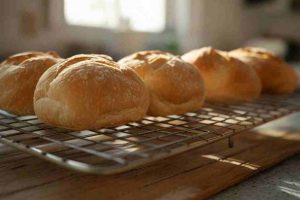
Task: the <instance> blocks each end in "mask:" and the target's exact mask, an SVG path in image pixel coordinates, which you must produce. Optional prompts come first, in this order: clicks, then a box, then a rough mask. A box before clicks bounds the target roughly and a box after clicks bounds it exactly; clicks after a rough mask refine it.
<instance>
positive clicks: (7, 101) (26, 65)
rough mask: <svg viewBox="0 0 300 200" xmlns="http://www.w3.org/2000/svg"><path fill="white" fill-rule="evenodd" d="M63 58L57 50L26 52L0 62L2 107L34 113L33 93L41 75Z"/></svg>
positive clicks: (28, 113)
mask: <svg viewBox="0 0 300 200" xmlns="http://www.w3.org/2000/svg"><path fill="white" fill-rule="evenodd" d="M60 60H61V58H60V57H59V56H58V55H57V54H56V53H55V52H46V53H44V52H37V51H31V52H24V53H19V54H15V55H12V56H10V57H9V58H7V59H6V60H5V61H3V62H2V63H1V64H0V91H1V93H0V109H3V110H6V111H8V112H10V113H13V114H17V115H33V114H34V110H33V94H34V90H35V87H36V84H37V82H38V80H39V78H40V76H41V75H42V74H43V73H44V72H45V71H46V70H47V69H48V68H49V67H51V66H52V65H54V64H56V63H57V62H59V61H60Z"/></svg>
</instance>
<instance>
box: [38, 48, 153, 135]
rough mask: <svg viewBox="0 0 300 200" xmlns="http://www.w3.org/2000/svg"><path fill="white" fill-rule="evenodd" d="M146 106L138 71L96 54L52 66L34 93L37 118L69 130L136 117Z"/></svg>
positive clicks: (111, 123) (112, 124)
mask: <svg viewBox="0 0 300 200" xmlns="http://www.w3.org/2000/svg"><path fill="white" fill-rule="evenodd" d="M148 106H149V94H148V91H147V89H146V87H145V85H144V83H143V81H142V80H141V79H140V78H139V77H138V75H137V74H136V73H135V72H134V71H133V70H131V69H128V68H122V67H120V66H119V65H118V64H117V63H116V62H114V61H112V59H111V58H110V57H108V56H104V55H96V54H93V55H76V56H73V57H71V58H68V59H66V60H65V61H63V62H61V63H58V64H56V65H54V66H52V67H51V68H50V69H48V70H47V71H46V72H45V73H44V74H43V76H42V77H41V78H40V80H39V82H38V84H37V87H36V91H35V94H34V109H35V113H36V115H37V116H38V118H39V119H41V120H42V121H43V122H45V123H47V124H50V125H53V126H57V127H62V128H67V129H72V130H83V129H99V128H103V127H111V126H117V125H121V124H125V123H128V122H132V121H137V120H140V119H142V118H143V117H144V116H145V114H146V111H147V109H148Z"/></svg>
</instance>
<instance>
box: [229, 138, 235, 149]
mask: <svg viewBox="0 0 300 200" xmlns="http://www.w3.org/2000/svg"><path fill="white" fill-rule="evenodd" d="M233 146H234V142H233V139H232V137H228V147H229V148H233Z"/></svg>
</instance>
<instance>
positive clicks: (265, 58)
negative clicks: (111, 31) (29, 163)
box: [0, 47, 298, 130]
mask: <svg viewBox="0 0 300 200" xmlns="http://www.w3.org/2000/svg"><path fill="white" fill-rule="evenodd" d="M297 84H298V80H297V75H296V73H295V71H294V70H293V68H291V67H290V66H289V65H288V64H286V63H285V62H284V61H283V60H281V59H280V58H278V57H277V56H275V55H273V54H272V53H270V52H267V51H265V50H262V49H257V48H241V49H236V50H233V51H230V52H225V51H220V50H217V49H213V48H211V47H204V48H201V49H196V50H192V51H190V52H187V53H186V54H184V55H182V56H181V57H178V56H175V55H173V54H171V53H168V52H162V51H141V52H136V53H134V54H131V55H129V56H126V57H124V58H123V59H121V60H119V61H118V62H115V61H113V59H112V58H111V57H109V56H107V55H101V54H81V55H75V56H72V57H70V58H67V59H62V58H60V57H59V56H58V55H57V54H56V53H55V52H46V53H43V52H25V53H21V54H16V55H13V56H11V57H9V58H8V59H6V60H5V61H3V62H2V63H1V64H0V90H1V93H0V109H2V110H6V111H8V112H10V113H14V114H17V115H33V114H35V115H37V117H38V118H39V119H40V120H42V121H43V122H45V123H47V124H49V125H52V126H57V127H62V128H67V129H72V130H84V129H99V128H104V127H112V126H117V125H121V124H126V123H129V122H133V121H139V120H141V119H142V118H143V117H145V116H146V115H152V116H164V115H172V114H184V113H186V112H193V111H197V110H199V109H200V108H201V107H202V106H203V103H204V100H206V101H212V102H221V103H236V102H243V101H252V100H255V99H256V98H258V97H259V95H260V94H261V93H271V94H277V95H287V94H291V93H292V92H293V91H294V90H295V89H296V87H297Z"/></svg>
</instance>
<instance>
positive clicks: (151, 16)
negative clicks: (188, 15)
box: [64, 0, 166, 32]
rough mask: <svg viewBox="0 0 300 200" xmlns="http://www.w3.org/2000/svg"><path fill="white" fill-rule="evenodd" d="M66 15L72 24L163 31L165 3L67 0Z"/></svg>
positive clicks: (160, 1)
mask: <svg viewBox="0 0 300 200" xmlns="http://www.w3.org/2000/svg"><path fill="white" fill-rule="evenodd" d="M64 14H65V19H66V22H67V24H69V25H79V26H93V27H102V28H110V29H119V30H133V31H144V32H160V31H163V30H164V28H165V18H166V16H165V15H166V0H84V1H83V0H64Z"/></svg>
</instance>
